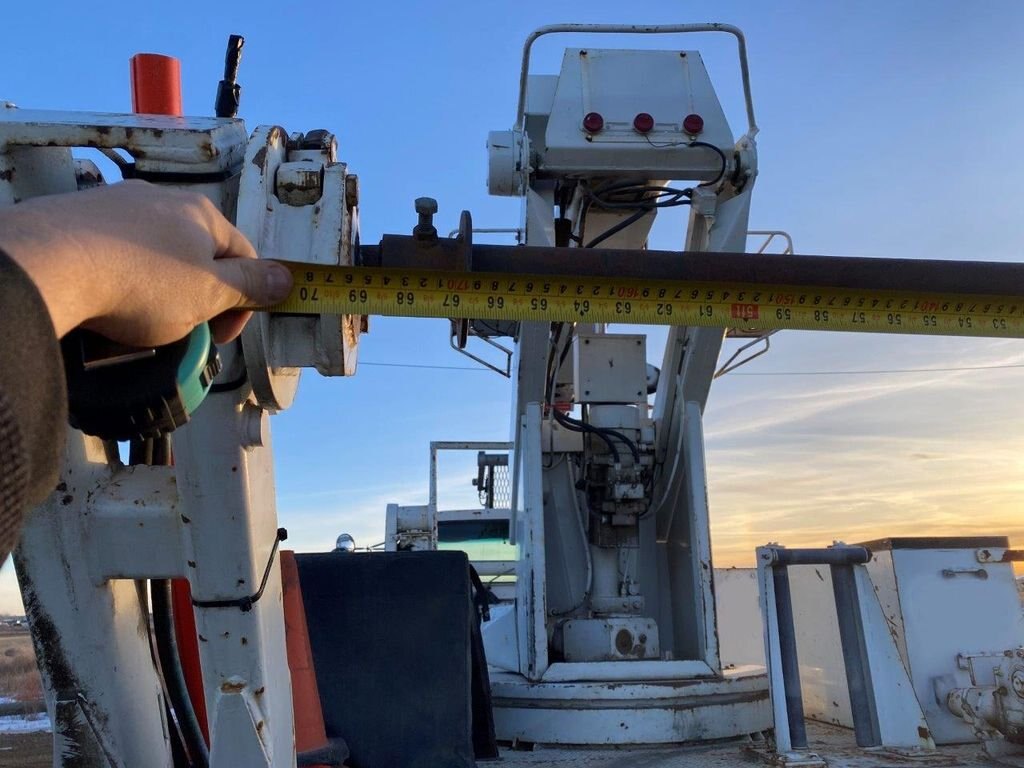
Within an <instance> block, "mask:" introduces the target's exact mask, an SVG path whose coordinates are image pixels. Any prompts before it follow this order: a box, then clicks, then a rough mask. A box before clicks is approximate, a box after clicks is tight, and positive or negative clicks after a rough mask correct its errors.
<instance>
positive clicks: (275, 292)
mask: <svg viewBox="0 0 1024 768" xmlns="http://www.w3.org/2000/svg"><path fill="white" fill-rule="evenodd" d="M215 264H216V265H217V271H218V272H219V273H220V277H221V279H222V280H223V281H224V282H225V283H227V284H228V285H230V286H231V287H232V288H234V289H235V290H236V291H237V292H238V301H237V303H236V304H235V305H234V307H233V308H238V309H252V308H256V307H265V306H268V305H270V304H277V303H278V302H280V301H283V300H284V299H285V298H287V296H288V292H289V291H290V290H291V289H292V273H291V272H289V271H288V268H287V267H285V266H284V265H282V264H279V263H278V262H276V261H270V260H264V259H242V258H237V259H218V260H217V261H216V262H215Z"/></svg>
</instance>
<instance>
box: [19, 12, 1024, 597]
mask: <svg viewBox="0 0 1024 768" xmlns="http://www.w3.org/2000/svg"><path fill="white" fill-rule="evenodd" d="M164 6H166V4H155V3H153V4H147V3H133V4H132V5H131V6H128V5H127V4H125V5H124V6H122V7H120V8H119V7H118V4H117V3H113V4H111V5H109V6H108V7H107V8H106V9H105V11H104V13H102V14H101V13H96V12H95V9H94V8H93V7H92V6H90V5H88V4H84V5H83V4H81V3H73V2H67V1H66V0H54V2H50V3H48V4H47V7H46V11H45V18H44V17H43V15H42V12H41V11H40V10H38V8H39V7H38V6H35V5H33V4H27V3H25V4H23V3H11V4H8V7H6V8H5V13H4V15H5V19H4V31H5V35H4V37H5V40H6V41H7V42H6V44H5V45H4V46H2V47H0V72H3V73H4V74H3V76H2V77H0V99H6V100H9V101H13V102H15V103H16V104H18V105H19V106H22V107H34V108H45V109H68V110H93V111H111V112H118V111H129V110H130V98H129V89H128V58H129V57H130V55H131V54H133V53H136V52H140V51H149V52H158V53H166V54H171V55H175V56H178V57H180V58H181V59H182V79H183V94H184V106H185V112H186V113H187V114H191V115H209V114H211V113H212V103H213V98H214V94H215V89H216V84H217V81H218V80H219V79H220V76H221V66H222V61H223V51H224V45H225V43H226V39H227V36H228V35H229V34H231V33H239V34H242V35H244V36H245V38H246V46H245V49H244V54H243V59H242V66H241V71H240V76H239V79H240V82H241V84H242V88H243V91H242V106H241V113H240V116H241V117H243V118H244V119H245V120H246V124H247V126H248V127H249V129H250V130H251V129H253V128H255V127H256V126H257V125H261V124H268V123H274V124H279V125H282V126H284V127H285V128H286V129H287V130H288V131H290V132H291V131H300V130H301V131H305V130H310V129H313V128H321V127H323V128H329V129H331V130H332V131H333V132H334V133H336V134H337V136H338V142H339V147H340V155H341V158H342V159H343V160H345V161H346V162H347V163H348V164H349V167H350V170H351V171H354V172H356V173H357V174H358V175H359V177H360V184H361V199H360V216H361V227H362V240H363V242H366V243H372V242H376V241H377V240H378V239H379V237H380V235H382V234H383V233H404V232H407V231H409V230H410V228H411V227H412V226H413V224H414V223H415V214H414V212H413V200H414V198H416V197H419V196H423V195H429V196H432V197H435V198H437V200H438V202H439V206H440V211H439V213H438V215H437V217H436V221H437V223H438V225H439V226H438V228H439V229H440V230H442V231H447V230H449V229H452V228H454V227H455V226H456V225H457V222H458V215H459V212H460V211H461V210H462V209H464V208H466V209H469V210H471V211H472V213H473V218H474V222H475V224H476V225H477V226H495V227H498V226H515V225H516V224H517V223H518V218H519V203H518V201H517V200H514V199H511V198H492V197H488V195H487V190H486V185H485V180H486V174H487V155H486V151H485V149H484V143H485V139H486V136H487V133H488V131H491V130H503V129H507V128H509V127H510V126H511V124H512V123H513V121H514V117H515V106H516V93H517V87H518V73H519V59H520V52H521V47H522V42H523V40H524V39H525V37H526V35H527V34H528V33H529V32H530V31H531V30H532V29H533V28H535V27H538V26H541V25H544V24H549V23H555V22H567V21H575V22H628V23H679V22H697V21H723V22H730V23H733V24H736V25H738V26H740V27H741V28H742V29H743V30H744V31H745V33H746V36H747V42H748V49H749V56H750V67H751V80H752V87H753V96H754V103H755V108H756V110H757V118H758V123H759V126H760V128H761V133H760V135H759V136H758V147H759V168H760V175H759V177H758V180H757V185H756V187H755V190H754V196H753V206H752V213H751V220H750V223H751V228H756V229H768V228H770V229H784V230H787V231H788V232H790V233H791V234H792V236H793V238H794V241H795V243H796V250H797V252H798V253H808V254H829V255H851V256H852V255H856V256H878V257H883V256H890V257H907V258H940V259H978V260H994V261H1014V260H1020V259H1021V248H1022V245H1024V216H1022V206H1021V202H1022V195H1021V192H1020V190H1019V189H1018V184H1019V180H1020V179H1021V178H1022V177H1024V155H1022V153H1020V152H1019V150H1018V149H1017V148H1016V141H1017V140H1019V137H1020V136H1021V135H1024V106H1022V105H1024V86H1022V82H1024V81H1022V76H1021V72H1024V51H1022V48H1021V46H1020V40H1021V39H1022V34H1024V4H1021V3H1019V2H1015V1H1013V0H1009V1H1007V2H996V1H991V2H984V3H977V4H975V3H963V2H942V1H939V0H934V1H933V2H929V3H927V4H924V3H910V2H881V1H876V2H865V3H856V4H855V3H821V2H778V3H760V2H746V3H744V2H718V3H714V4H703V5H697V4H688V3H667V2H648V3H645V4H643V6H642V8H641V7H640V6H637V5H636V4H630V3H612V2H605V1H604V0H593V1H592V2H589V3H587V4H585V5H580V4H569V3H557V2H550V1H547V2H534V1H528V2H519V3H516V4H514V5H513V4H511V3H498V2H480V1H479V0H476V1H475V2H470V1H469V0H460V1H459V2H445V3H443V4H442V3H344V4H343V3H316V4H314V3H307V2H293V3H289V4H288V5H287V6H285V5H282V4H280V3H274V4H271V3H267V2H259V1H257V2H250V3H246V4H244V5H242V4H233V3H209V2H203V3H199V2H193V1H192V0H181V1H180V2H177V3H175V4H173V9H174V10H173V11H167V10H162V9H161V8H162V7H164ZM166 7H170V6H166ZM119 11H122V12H119ZM730 41H731V38H726V37H724V36H715V35H702V36H695V37H693V38H692V39H690V40H687V41H686V43H685V44H686V47H687V48H695V49H698V50H700V51H701V53H702V55H703V57H704V60H705V63H706V64H707V66H708V69H709V71H710V74H711V77H712V80H713V82H714V83H715V86H716V88H717V90H718V92H719V95H720V98H721V99H722V102H723V105H724V107H725V110H726V114H727V115H728V116H729V118H730V121H731V123H732V126H733V129H734V131H736V132H738V131H739V129H740V127H741V126H742V125H743V124H744V121H743V109H742V100H741V98H740V93H741V92H740V88H739V70H738V66H737V64H736V59H735V46H734V45H733V44H732V43H731V42H730ZM569 45H586V46H590V47H598V46H599V45H604V46H606V47H612V46H615V47H634V48H657V47H661V46H667V47H677V46H678V45H679V43H678V42H675V41H672V40H671V38H666V39H665V41H659V40H654V39H652V38H640V39H637V38H612V39H610V40H608V39H595V38H593V37H590V38H587V37H583V38H580V39H579V40H573V39H571V38H567V37H558V38H546V39H544V40H543V41H542V42H540V43H538V44H537V46H535V53H534V63H533V71H534V72H538V73H551V74H554V73H557V70H558V66H559V62H560V59H561V52H562V49H563V48H564V47H565V46H569ZM684 226H685V224H684V219H683V218H682V217H680V216H678V215H676V216H663V217H662V218H661V219H660V220H659V221H658V222H657V223H656V225H655V230H654V233H653V235H652V238H651V247H654V248H659V249H671V248H678V247H680V244H681V242H682V239H683V236H684V231H683V230H684ZM482 239H483V238H481V237H478V238H477V240H478V241H482ZM496 242H500V240H496ZM613 330H627V329H625V328H613ZM648 330H649V331H650V336H649V340H648V350H649V356H650V357H651V359H652V361H655V362H660V359H661V351H660V350H661V342H662V341H663V340H664V337H665V331H664V329H657V328H656V329H648ZM736 344H737V342H728V343H727V345H726V353H725V354H727V355H728V354H731V352H732V349H733V348H734V347H735V345H736ZM359 357H360V361H361V365H360V367H359V369H358V373H357V375H356V376H354V377H352V378H346V379H323V378H320V377H319V376H318V375H317V374H316V373H315V372H312V371H307V372H306V373H305V374H304V375H303V380H302V383H301V385H300V389H299V395H298V397H297V399H296V402H295V404H294V405H293V406H292V407H291V408H290V409H289V410H288V411H286V412H284V413H282V414H279V415H277V416H275V417H274V418H273V419H272V429H273V439H274V446H275V462H276V474H277V489H278V505H279V512H280V519H281V524H282V525H284V526H286V527H287V528H288V529H289V531H290V533H291V538H290V539H289V544H290V545H292V546H294V548H296V549H299V550H314V551H315V550H323V549H329V548H330V547H331V546H332V545H333V541H334V539H335V537H336V536H337V534H338V533H340V532H342V531H347V532H349V533H351V534H352V535H353V536H354V537H355V538H356V540H357V542H358V543H359V544H360V545H370V544H374V543H377V542H380V541H382V540H383V527H384V510H385V505H386V504H387V503H389V502H397V503H402V504H416V503H425V502H426V497H427V477H428V474H427V469H428V443H429V441H430V440H504V439H506V438H507V436H508V423H509V419H508V409H509V402H510V394H511V387H510V384H509V383H508V381H506V380H505V379H503V378H501V377H499V376H497V375H496V374H493V373H489V372H485V371H481V370H472V367H473V366H474V365H475V364H474V363H472V362H471V361H469V360H467V359H466V358H464V357H462V356H460V355H458V354H457V353H456V352H454V351H453V350H451V349H450V348H449V346H448V339H447V326H446V323H445V322H441V321H432V320H410V319H387V318H372V319H371V321H370V333H369V334H368V335H365V336H363V337H362V339H361V342H360V351H359ZM396 366H441V367H396ZM908 369H909V371H910V372H908ZM921 369H927V370H921ZM950 369H956V370H950ZM1022 381H1024V342H1021V341H1007V340H963V339H953V338H925V337H895V336H883V335H852V334H836V333H809V332H783V333H779V334H777V335H776V336H774V337H773V339H772V346H771V351H770V352H769V353H768V354H766V355H764V356H762V357H760V358H758V359H757V360H755V361H753V362H751V363H750V364H749V365H747V366H744V367H743V368H741V369H740V370H738V371H737V372H736V373H733V374H730V375H727V376H725V377H723V378H721V379H719V380H718V381H717V382H716V383H715V385H714V387H713V389H712V393H711V397H710V400H709V403H708V407H707V412H706V415H705V431H706V440H707V460H708V473H709V479H710V502H711V525H712V541H713V547H714V556H715V564H716V565H717V566H729V565H747V564H751V563H752V561H753V550H754V547H755V546H757V545H759V544H763V543H766V542H768V541H777V542H781V543H784V544H787V545H793V546H796V545H811V544H818V545H821V544H827V543H830V542H831V541H832V540H834V539H840V540H844V541H863V540H866V539H870V538H877V537H881V536H895V535H911V534H922V533H929V534H935V535H967V534H981V533H986V534H987V533H992V534H1005V535H1009V536H1010V537H1011V541H1013V542H1015V543H1017V544H1018V545H1024V516H1022V514H1021V511H1022V501H1021V499H1022V492H1024V458H1022V456H1024V452H1022V448H1024V405H1022V401H1021V398H1020V396H1019V393H1020V389H1021V383H1022ZM446 469H447V470H448V475H447V476H444V475H442V477H443V479H442V491H443V493H442V496H441V503H442V505H445V504H446V503H451V504H460V503H463V502H464V501H465V500H466V499H468V498H471V496H472V488H470V486H469V480H470V475H471V473H470V472H469V471H467V469H466V467H465V465H461V466H459V465H457V464H456V463H454V462H452V461H448V462H447V463H442V465H441V471H442V473H444V472H445V471H446ZM11 570H12V569H11V567H10V565H8V566H7V567H6V568H5V569H4V570H3V571H2V572H0V613H3V612H18V611H19V610H20V608H19V600H18V596H17V587H16V584H15V580H14V578H13V573H12V572H11Z"/></svg>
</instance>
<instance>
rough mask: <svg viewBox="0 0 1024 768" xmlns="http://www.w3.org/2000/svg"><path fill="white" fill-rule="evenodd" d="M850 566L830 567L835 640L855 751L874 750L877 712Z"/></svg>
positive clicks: (878, 734)
mask: <svg viewBox="0 0 1024 768" xmlns="http://www.w3.org/2000/svg"><path fill="white" fill-rule="evenodd" d="M853 568H854V566H852V565H833V566H831V567H830V569H831V571H832V591H833V593H834V594H835V598H836V617H837V618H838V619H839V640H840V643H841V644H842V648H843V664H844V665H845V667H846V682H847V686H848V687H849V690H850V709H851V710H852V712H853V730H854V733H855V734H856V736H857V746H858V747H877V746H880V745H881V744H882V735H881V729H880V727H879V724H878V711H877V710H876V708H875V700H874V696H873V695H872V693H873V691H874V687H873V685H872V682H871V667H870V666H869V662H868V655H867V644H866V642H865V639H864V622H863V618H862V616H861V613H860V602H859V600H858V599H857V581H856V578H855V575H854V572H853Z"/></svg>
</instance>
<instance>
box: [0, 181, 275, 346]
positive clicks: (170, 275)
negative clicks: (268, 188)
mask: <svg viewBox="0 0 1024 768" xmlns="http://www.w3.org/2000/svg"><path fill="white" fill-rule="evenodd" d="M0 249H2V250H3V251H4V252H6V253H7V254H8V255H9V256H10V257H11V258H12V259H14V260H15V261H16V262H17V263H18V264H19V265H20V266H21V268H22V269H24V270H25V271H26V272H27V273H28V275H29V277H31V278H32V280H33V282H35V284H36V286H37V287H38V288H39V292H40V293H41V294H42V297H43V301H44V302H45V303H46V306H47V308H48V309H49V311H50V317H51V319H52V320H53V325H54V329H55V330H56V332H57V336H58V337H60V336H63V335H64V334H65V333H67V332H68V331H70V330H72V329H73V328H76V327H78V326H83V327H85V328H88V329H90V330H93V331H96V332H98V333H101V334H103V335H104V336H106V337H108V338H110V339H112V340H114V341H118V342H121V343H122V344H129V345H132V346H139V347H146V346H158V345H161V344H168V343H170V342H172V341H176V340H178V339H180V338H182V337H184V336H186V335H188V334H189V333H190V332H191V331H192V329H193V328H195V327H196V326H197V325H199V324H200V323H202V322H204V321H206V320H210V321H211V322H210V328H211V330H212V332H213V337H214V339H215V340H216V341H218V342H225V341H230V340H231V339H233V338H235V337H236V336H238V334H239V333H241V331H242V328H243V327H244V326H245V323H246V321H247V320H248V319H249V316H250V315H251V314H252V313H251V312H248V311H245V310H246V309H247V308H253V307H260V306H266V305H268V304H273V303H276V302H278V301H280V300H282V299H283V298H285V296H287V295H288V291H289V290H290V289H291V284H292V278H291V273H290V272H289V271H288V270H287V268H285V267H283V266H282V265H280V264H278V263H276V262H273V261H261V260H259V259H257V258H256V251H255V250H254V249H253V247H252V245H251V244H250V243H249V241H248V240H246V239H245V236H244V235H242V233H241V232H239V231H238V230H237V229H235V227H233V226H232V225H231V223H230V222H228V220H227V219H225V218H224V217H223V216H222V215H221V213H220V211H218V210H217V208H216V207H215V206H214V205H213V203H211V202H210V201H209V200H208V199H207V198H205V197H203V196H202V195H198V194H195V193H191V192H183V191H179V190H173V189H168V188H166V187H158V186H155V185H153V184H147V183H146V182H142V181H126V182H121V183H118V184H112V185H110V186H107V187H99V188H96V189H92V190H87V191H83V192H75V193H72V194H66V195H50V196H46V197H38V198H33V199H31V200H28V201H26V202H24V203H20V204H18V205H15V206H8V207H4V208H0Z"/></svg>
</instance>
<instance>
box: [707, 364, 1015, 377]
mask: <svg viewBox="0 0 1024 768" xmlns="http://www.w3.org/2000/svg"><path fill="white" fill-rule="evenodd" d="M1001 368H1024V363H1012V364H1006V365H960V366H955V367H951V368H881V369H877V370H863V371H752V372H748V373H727V374H726V375H727V376H867V375H874V374H880V373H950V372H953V371H992V370H996V369H1001Z"/></svg>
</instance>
